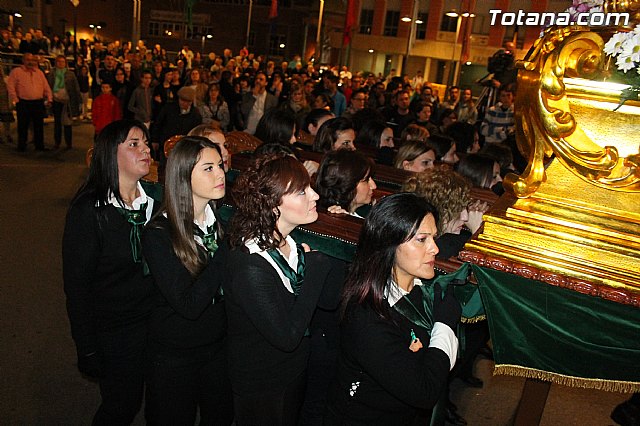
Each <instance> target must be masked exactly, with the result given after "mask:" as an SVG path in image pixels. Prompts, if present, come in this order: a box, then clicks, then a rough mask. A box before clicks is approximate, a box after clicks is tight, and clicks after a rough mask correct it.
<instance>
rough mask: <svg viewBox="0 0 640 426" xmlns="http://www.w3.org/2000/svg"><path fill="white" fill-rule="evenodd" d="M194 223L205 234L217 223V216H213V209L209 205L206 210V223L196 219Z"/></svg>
mask: <svg viewBox="0 0 640 426" xmlns="http://www.w3.org/2000/svg"><path fill="white" fill-rule="evenodd" d="M193 223H194V224H196V225H197V226H198V228H200V229H201V230H202V232H204V233H205V234H206V233H207V229H208V228H209V227H210V226H213V224H214V223H216V216H215V215H214V214H213V209H212V208H211V205H210V204H207V206H206V207H205V208H204V223H200V222H198V221H197V220H195V219H194V220H193Z"/></svg>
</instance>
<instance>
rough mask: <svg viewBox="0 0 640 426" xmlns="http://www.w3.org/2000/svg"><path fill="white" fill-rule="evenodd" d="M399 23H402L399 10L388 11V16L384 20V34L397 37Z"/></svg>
mask: <svg viewBox="0 0 640 426" xmlns="http://www.w3.org/2000/svg"><path fill="white" fill-rule="evenodd" d="M398 22H400V11H399V10H387V16H386V17H385V20H384V33H383V35H385V36H391V37H395V36H397V35H398Z"/></svg>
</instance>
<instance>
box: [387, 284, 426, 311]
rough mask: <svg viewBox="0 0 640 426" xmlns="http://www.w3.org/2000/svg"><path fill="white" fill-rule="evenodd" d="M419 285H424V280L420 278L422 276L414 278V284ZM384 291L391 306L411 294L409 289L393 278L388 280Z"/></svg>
mask: <svg viewBox="0 0 640 426" xmlns="http://www.w3.org/2000/svg"><path fill="white" fill-rule="evenodd" d="M417 285H422V280H420V278H414V279H413V286H414V287H415V286H417ZM384 293H385V294H384V296H385V297H386V298H387V302H389V306H393V305H395V304H396V303H398V300H400V299H402V298H403V297H404V296H406V295H407V294H409V292H408V291H406V290H405V289H403V288H400V287H399V286H398V284H396V282H395V281H394V280H393V279H392V278H389V281H387V287H386V288H385V291H384Z"/></svg>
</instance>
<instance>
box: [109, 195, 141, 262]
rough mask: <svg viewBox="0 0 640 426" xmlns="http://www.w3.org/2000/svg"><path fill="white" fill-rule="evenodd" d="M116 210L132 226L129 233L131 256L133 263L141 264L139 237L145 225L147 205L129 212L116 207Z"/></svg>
mask: <svg viewBox="0 0 640 426" xmlns="http://www.w3.org/2000/svg"><path fill="white" fill-rule="evenodd" d="M116 210H118V213H120V214H121V215H122V217H124V218H125V220H126V221H127V222H129V223H130V224H131V225H132V226H131V232H130V233H129V242H130V243H131V253H132V254H133V261H134V262H135V263H140V262H142V243H141V242H140V235H142V227H143V226H144V224H145V223H147V203H144V204H143V205H141V206H140V209H139V210H129V209H125V208H122V207H116Z"/></svg>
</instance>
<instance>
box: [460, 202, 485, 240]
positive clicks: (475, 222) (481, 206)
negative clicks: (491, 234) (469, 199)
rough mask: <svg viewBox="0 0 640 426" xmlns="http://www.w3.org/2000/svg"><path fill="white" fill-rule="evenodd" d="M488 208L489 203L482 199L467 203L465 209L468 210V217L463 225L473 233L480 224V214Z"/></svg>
mask: <svg viewBox="0 0 640 426" xmlns="http://www.w3.org/2000/svg"><path fill="white" fill-rule="evenodd" d="M488 210H489V204H487V203H485V202H484V201H477V200H476V201H474V202H473V203H471V204H470V205H469V207H468V208H467V211H468V212H469V219H467V221H466V222H465V225H466V226H467V228H469V230H470V231H471V233H472V234H475V233H476V231H478V229H480V226H481V225H482V222H483V220H482V216H483V215H484V214H485V213H486V212H487V211H488Z"/></svg>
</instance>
